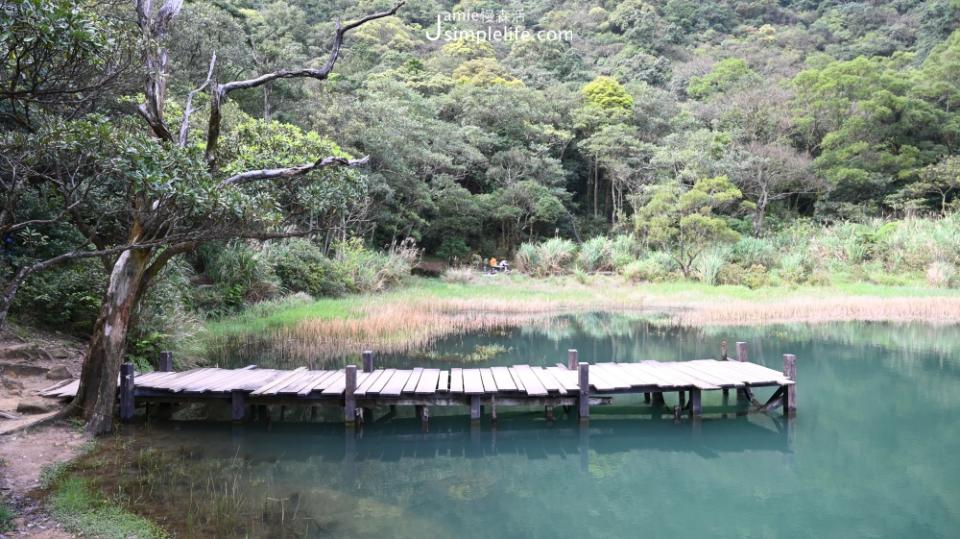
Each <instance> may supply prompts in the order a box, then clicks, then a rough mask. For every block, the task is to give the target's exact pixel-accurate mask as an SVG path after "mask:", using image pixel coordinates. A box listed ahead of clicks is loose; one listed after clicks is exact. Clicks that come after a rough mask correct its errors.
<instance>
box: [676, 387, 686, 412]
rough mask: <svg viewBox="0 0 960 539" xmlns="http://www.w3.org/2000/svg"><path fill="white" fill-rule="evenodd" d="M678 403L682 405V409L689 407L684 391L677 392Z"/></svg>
mask: <svg viewBox="0 0 960 539" xmlns="http://www.w3.org/2000/svg"><path fill="white" fill-rule="evenodd" d="M677 402H679V403H680V408H686V407H687V399H686V398H685V395H684V391H683V390H682V389H681V390H680V391H678V392H677Z"/></svg>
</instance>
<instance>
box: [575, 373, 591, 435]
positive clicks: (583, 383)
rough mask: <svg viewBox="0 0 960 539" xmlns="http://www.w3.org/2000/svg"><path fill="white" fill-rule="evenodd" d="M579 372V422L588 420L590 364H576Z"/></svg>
mask: <svg viewBox="0 0 960 539" xmlns="http://www.w3.org/2000/svg"><path fill="white" fill-rule="evenodd" d="M577 365H578V368H579V369H580V371H579V375H580V376H579V378H578V381H579V384H578V385H579V388H580V393H579V399H578V411H579V412H580V420H581V421H583V420H585V419H590V364H589V363H584V362H580V363H578V364H577Z"/></svg>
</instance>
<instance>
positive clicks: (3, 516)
mask: <svg viewBox="0 0 960 539" xmlns="http://www.w3.org/2000/svg"><path fill="white" fill-rule="evenodd" d="M16 516H17V514H16V513H14V511H13V508H11V507H10V506H9V505H7V504H6V502H2V501H0V533H4V532H8V531H13V519H14V518H16Z"/></svg>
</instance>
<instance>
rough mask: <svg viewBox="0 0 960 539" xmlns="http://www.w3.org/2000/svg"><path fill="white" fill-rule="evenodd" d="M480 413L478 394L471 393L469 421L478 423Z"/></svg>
mask: <svg viewBox="0 0 960 539" xmlns="http://www.w3.org/2000/svg"><path fill="white" fill-rule="evenodd" d="M480 415H481V412H480V396H479V395H473V396H471V397H470V423H471V424H473V423H479V422H480Z"/></svg>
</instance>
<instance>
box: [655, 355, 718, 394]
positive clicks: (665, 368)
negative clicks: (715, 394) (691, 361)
mask: <svg viewBox="0 0 960 539" xmlns="http://www.w3.org/2000/svg"><path fill="white" fill-rule="evenodd" d="M660 368H661V371H662V372H663V373H664V375H665V376H676V375H677V374H683V375H686V376H688V377H689V378H691V379H693V380H694V387H696V388H698V389H720V385H719V384H718V383H717V380H716V379H714V377H712V376H709V375H706V374H703V373H701V372H699V371H697V370H696V369H689V368H687V367H686V366H684V365H681V364H680V363H679V362H676V361H668V362H664V363H661V364H660ZM671 373H672V374H671Z"/></svg>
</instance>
